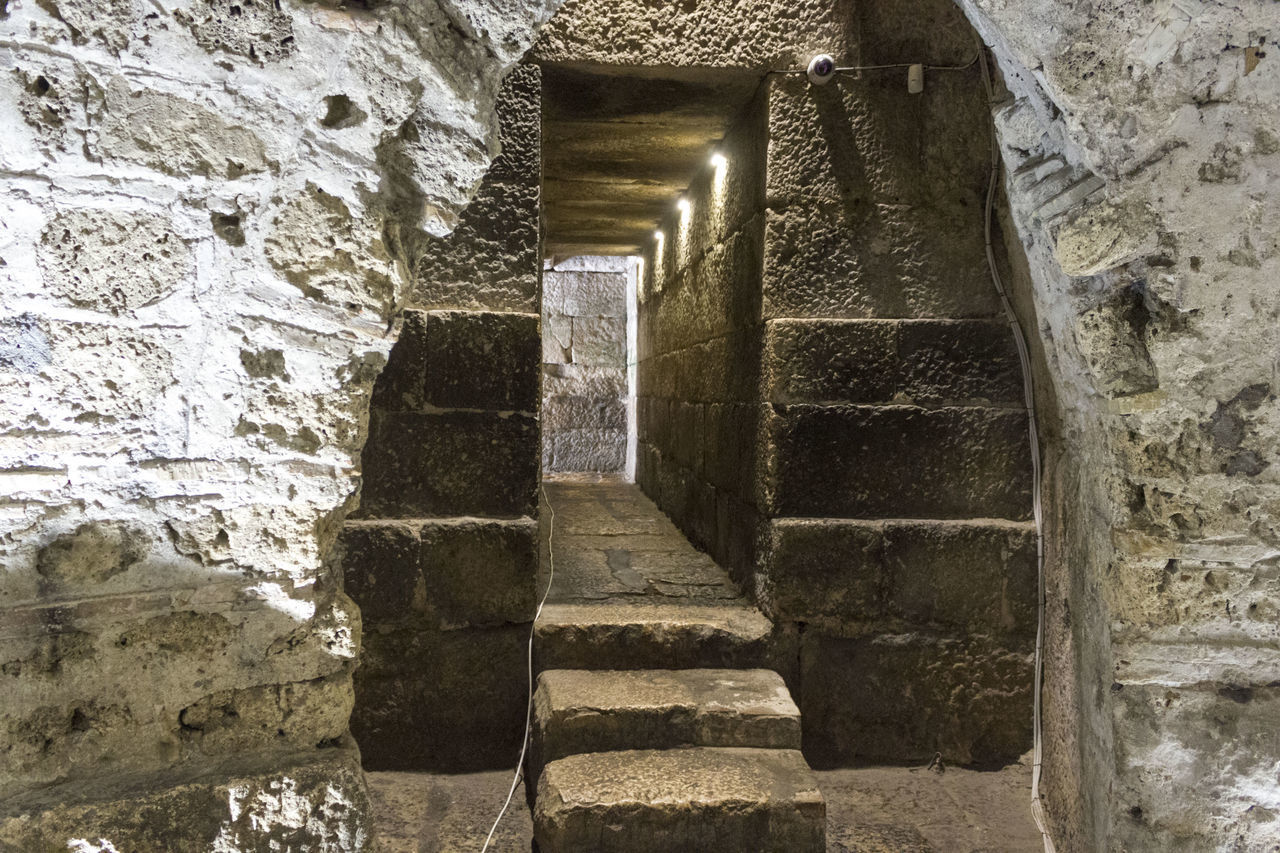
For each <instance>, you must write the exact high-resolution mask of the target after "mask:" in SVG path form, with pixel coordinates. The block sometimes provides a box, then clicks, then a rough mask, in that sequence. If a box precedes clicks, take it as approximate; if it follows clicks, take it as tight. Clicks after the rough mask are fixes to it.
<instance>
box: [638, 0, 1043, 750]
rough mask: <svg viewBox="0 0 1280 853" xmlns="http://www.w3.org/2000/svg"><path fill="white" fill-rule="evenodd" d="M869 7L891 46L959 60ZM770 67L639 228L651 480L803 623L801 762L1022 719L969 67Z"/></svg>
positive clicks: (1020, 656) (1013, 468)
mask: <svg viewBox="0 0 1280 853" xmlns="http://www.w3.org/2000/svg"><path fill="white" fill-rule="evenodd" d="M918 12H919V13H920V15H921V16H922V20H928V21H929V22H930V25H929V28H928V29H929V36H930V37H929V38H922V37H920V34H919V33H912V34H909V36H907V37H902V36H901V35H900V31H899V29H897V28H896V26H895V25H894V24H893V21H894V20H895V19H894V18H893V17H892V16H891V15H888V14H887V13H886V10H883V9H878V7H876V6H874V5H872V4H865V5H864V6H863V7H862V11H861V18H860V19H859V26H860V28H861V31H862V33H863V37H864V39H866V41H867V44H868V45H869V47H867V48H865V49H864V51H863V53H864V55H870V56H872V57H874V62H875V63H877V64H878V63H896V62H903V61H927V62H929V63H931V64H936V65H964V64H966V63H967V62H968V61H969V60H970V59H972V58H973V57H974V55H975V50H976V46H975V44H974V43H973V41H972V39H971V37H969V35H967V32H968V28H967V26H966V24H965V22H964V20H963V17H962V15H961V14H960V13H959V11H958V10H956V9H955V8H954V7H952V6H951V5H950V4H947V3H943V2H938V3H935V4H933V5H932V6H930V7H928V8H925V7H924V6H923V5H922V6H921V7H920V8H919V9H918ZM905 83H906V81H905V71H903V72H902V73H874V72H873V73H869V74H867V75H864V76H862V77H856V76H853V75H848V76H842V77H840V78H838V79H837V80H836V81H835V82H832V83H831V84H829V85H828V86H826V87H814V86H811V85H809V83H808V82H807V81H806V80H805V79H804V78H803V77H797V76H776V77H770V78H767V79H766V81H765V82H764V83H763V84H762V88H761V91H760V95H759V97H758V99H757V104H756V105H755V107H754V108H753V110H752V112H751V115H750V116H749V117H748V119H747V120H746V121H745V122H744V123H743V125H741V126H740V127H739V128H737V129H736V130H735V131H734V132H733V133H731V134H730V135H729V137H728V138H727V140H726V142H725V143H724V145H722V153H724V154H725V155H726V163H725V165H724V166H723V167H722V168H721V169H720V170H714V169H713V170H709V171H708V172H707V173H705V174H704V175H702V176H700V177H699V178H698V179H696V180H695V181H694V183H693V185H692V186H691V188H690V191H689V193H688V195H687V199H688V200H689V201H690V209H689V211H688V213H687V214H686V215H680V216H674V217H673V218H672V220H671V221H670V222H669V223H668V224H667V227H666V229H665V234H666V235H667V236H666V239H665V240H664V242H663V243H662V244H661V245H660V246H656V247H655V248H654V249H653V250H652V251H651V252H650V255H649V265H650V266H651V272H650V275H649V280H648V281H647V282H646V289H645V291H644V292H642V299H641V338H640V339H641V370H640V381H639V400H640V409H639V412H640V435H641V455H640V459H639V461H640V465H639V471H640V477H639V482H640V483H641V484H642V485H643V486H644V487H645V488H646V490H647V491H648V492H649V493H650V494H651V495H653V496H654V497H655V500H656V501H657V502H658V503H659V505H660V506H662V507H663V509H664V510H665V511H666V512H668V514H670V515H671V516H672V518H673V519H675V520H676V522H677V523H678V524H680V525H681V527H682V528H683V529H684V530H685V531H686V532H687V533H688V534H689V535H690V537H691V538H692V539H693V540H694V541H695V542H697V543H699V544H700V545H702V546H703V547H706V548H707V549H708V550H709V551H710V552H711V553H712V554H713V555H715V556H716V557H717V559H719V560H720V561H721V562H722V563H724V564H726V565H727V566H729V567H730V568H731V569H732V570H733V572H734V574H735V576H736V577H738V578H739V579H740V580H741V581H742V582H743V583H744V584H745V585H747V587H748V588H749V589H750V590H751V591H752V592H753V594H754V595H755V597H756V599H757V601H758V602H759V603H760V605H761V606H762V607H763V608H764V609H765V611H766V612H767V613H768V614H769V615H770V616H771V617H772V618H773V619H774V620H775V621H776V622H777V623H778V624H779V626H780V629H781V635H782V636H790V635H795V634H797V633H801V632H800V631H799V630H798V628H799V626H803V628H804V630H803V632H802V638H801V645H800V663H799V696H800V701H801V706H802V710H803V711H804V725H805V737H806V749H807V750H808V752H809V755H810V759H811V761H815V762H818V763H822V764H826V765H831V764H838V763H841V762H850V761H858V760H890V761H903V760H919V759H927V758H929V757H931V756H932V755H933V753H934V752H935V751H942V752H943V754H944V756H945V757H946V759H947V760H948V761H958V762H964V763H990V762H998V761H1008V760H1012V759H1015V758H1016V757H1018V756H1019V755H1020V754H1022V753H1023V752H1024V751H1025V750H1026V749H1027V747H1028V746H1029V745H1030V699H1031V694H1030V684H1031V663H1032V659H1031V651H1032V642H1033V639H1034V634H1035V626H1036V619H1035V607H1034V604H1035V584H1036V574H1035V559H1034V556H1035V547H1034V546H1035V540H1034V528H1033V526H1032V525H1031V524H1030V523H1029V522H1028V519H1029V515H1030V509H1031V502H1030V492H1029V486H1030V454H1029V450H1028V448H1027V432H1026V419H1025V416H1024V414H1023V413H1022V411H1021V382H1020V372H1019V366H1018V362H1017V356H1016V352H1015V350H1014V347H1013V339H1012V336H1011V335H1010V333H1009V330H1008V327H1007V325H1006V323H1005V322H1004V321H1003V320H1001V319H999V318H998V315H999V312H1000V307H999V303H998V301H997V297H996V292H995V290H994V287H993V285H992V283H991V279H990V275H989V273H988V271H987V266H986V258H985V249H984V236H983V227H982V220H981V209H982V198H983V194H984V191H985V187H986V182H987V175H988V166H989V158H988V156H987V151H988V148H989V139H990V135H989V134H990V123H989V119H988V117H987V114H986V109H985V95H984V90H983V87H982V82H981V74H980V69H979V68H978V66H977V65H976V64H975V65H972V66H970V67H968V69H967V70H965V71H962V72H951V73H938V74H935V75H931V76H930V79H929V83H928V86H927V87H926V90H925V93H924V94H922V95H916V96H911V95H908V94H907V92H906V86H905Z"/></svg>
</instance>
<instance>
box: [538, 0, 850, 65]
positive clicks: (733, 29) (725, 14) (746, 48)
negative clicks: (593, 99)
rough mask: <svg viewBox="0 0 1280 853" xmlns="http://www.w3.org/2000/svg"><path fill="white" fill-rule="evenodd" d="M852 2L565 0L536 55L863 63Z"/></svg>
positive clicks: (618, 60) (614, 61) (574, 59)
mask: <svg viewBox="0 0 1280 853" xmlns="http://www.w3.org/2000/svg"><path fill="white" fill-rule="evenodd" d="M856 6H857V4H855V3H854V2H853V0H729V2H726V0H684V2H676V3H652V2H649V0H567V2H566V3H565V4H564V7H563V9H562V10H561V11H560V14H558V15H556V17H555V18H554V19H552V21H551V23H550V24H548V26H547V27H546V29H544V30H543V32H542V35H541V36H540V37H539V39H538V42H537V43H536V44H535V45H534V48H533V55H534V56H535V57H536V58H537V59H538V61H540V62H547V63H553V64H557V65H586V66H590V65H600V66H609V65H621V66H658V67H663V68H667V69H670V68H671V67H682V68H721V69H723V68H739V69H745V68H749V69H754V70H757V71H764V70H766V69H770V68H794V67H795V66H797V65H803V64H804V63H807V62H808V61H809V58H810V57H811V56H813V55H814V54H815V53H829V54H831V55H832V56H834V57H836V58H837V59H838V60H840V61H842V62H854V61H856V59H857V54H856V50H857V16H856V15H855V13H854V10H855V8H856Z"/></svg>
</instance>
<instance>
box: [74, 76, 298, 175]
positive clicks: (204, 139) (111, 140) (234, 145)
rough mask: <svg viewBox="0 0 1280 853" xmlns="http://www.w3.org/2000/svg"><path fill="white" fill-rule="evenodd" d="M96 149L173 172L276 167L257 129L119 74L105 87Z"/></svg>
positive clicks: (234, 171) (228, 172)
mask: <svg viewBox="0 0 1280 853" xmlns="http://www.w3.org/2000/svg"><path fill="white" fill-rule="evenodd" d="M104 95H105V100H104V104H103V110H102V115H101V118H100V122H101V129H100V130H99V137H98V151H99V152H100V154H101V155H104V156H105V157H107V158H110V159H113V160H124V161H127V162H132V163H137V164H140V165H142V166H146V167H147V168H150V169H155V170H157V171H160V172H165V173H167V174H170V175H174V176H179V177H182V176H190V175H198V176H200V177H205V178H210V177H212V178H226V179H228V180H235V179H237V178H240V177H241V176H243V175H245V174H250V173H254V172H265V171H268V170H271V169H273V168H279V166H278V164H276V163H273V162H271V160H270V159H269V158H268V156H267V152H266V146H265V144H264V143H263V141H262V140H261V139H259V138H258V136H257V134H255V133H254V132H253V131H251V130H249V129H248V128H246V127H244V126H243V125H241V124H240V123H239V122H238V121H236V120H234V119H230V118H224V117H223V116H221V115H219V114H218V113H216V112H214V111H212V110H210V109H208V108H207V107H205V106H202V105H200V104H198V103H196V102H194V101H190V100H187V99H186V98H182V97H178V96H177V95H171V94H168V93H166V92H158V91H155V90H153V89H149V88H145V87H140V88H136V89H135V88H134V87H133V86H131V85H130V83H129V82H128V80H127V79H126V78H124V77H116V78H114V79H112V80H111V82H110V83H109V84H108V85H107V87H106V90H105V93H104Z"/></svg>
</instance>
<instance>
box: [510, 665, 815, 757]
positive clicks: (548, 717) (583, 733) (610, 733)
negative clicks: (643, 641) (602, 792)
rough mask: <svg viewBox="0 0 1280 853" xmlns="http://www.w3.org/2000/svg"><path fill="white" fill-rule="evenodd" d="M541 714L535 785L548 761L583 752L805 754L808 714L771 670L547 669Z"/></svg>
mask: <svg viewBox="0 0 1280 853" xmlns="http://www.w3.org/2000/svg"><path fill="white" fill-rule="evenodd" d="M533 709H534V729H533V741H532V746H531V750H532V752H531V758H530V766H531V768H533V772H531V773H530V778H534V779H536V778H537V777H538V772H539V771H540V769H541V768H542V766H543V765H544V764H545V763H546V762H548V761H554V760H556V759H558V758H564V757H565V756H567V755H574V754H578V753H583V752H609V751H613V750H620V749H671V748H673V747H679V746H737V747H758V748H762V749H799V748H800V710H799V709H798V708H797V707H796V704H795V702H793V701H792V700H791V694H790V693H789V692H787V686H786V684H784V683H783V681H782V677H781V676H780V675H778V674H777V673H776V672H771V671H769V670H766V669H744V670H735V669H684V670H638V671H606V672H591V671H586V670H562V669H556V670H544V671H543V672H542V673H541V674H540V675H539V676H538V689H537V692H536V693H535V694H534V699H533Z"/></svg>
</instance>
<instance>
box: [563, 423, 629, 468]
mask: <svg viewBox="0 0 1280 853" xmlns="http://www.w3.org/2000/svg"><path fill="white" fill-rule="evenodd" d="M549 438H550V441H549V443H548V444H547V446H546V447H545V448H544V454H545V456H544V466H543V467H544V468H546V469H547V470H549V471H621V470H622V467H623V465H625V464H626V456H627V433H626V431H625V430H607V429H567V430H560V431H558V432H553V433H551V434H550V436H549Z"/></svg>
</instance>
